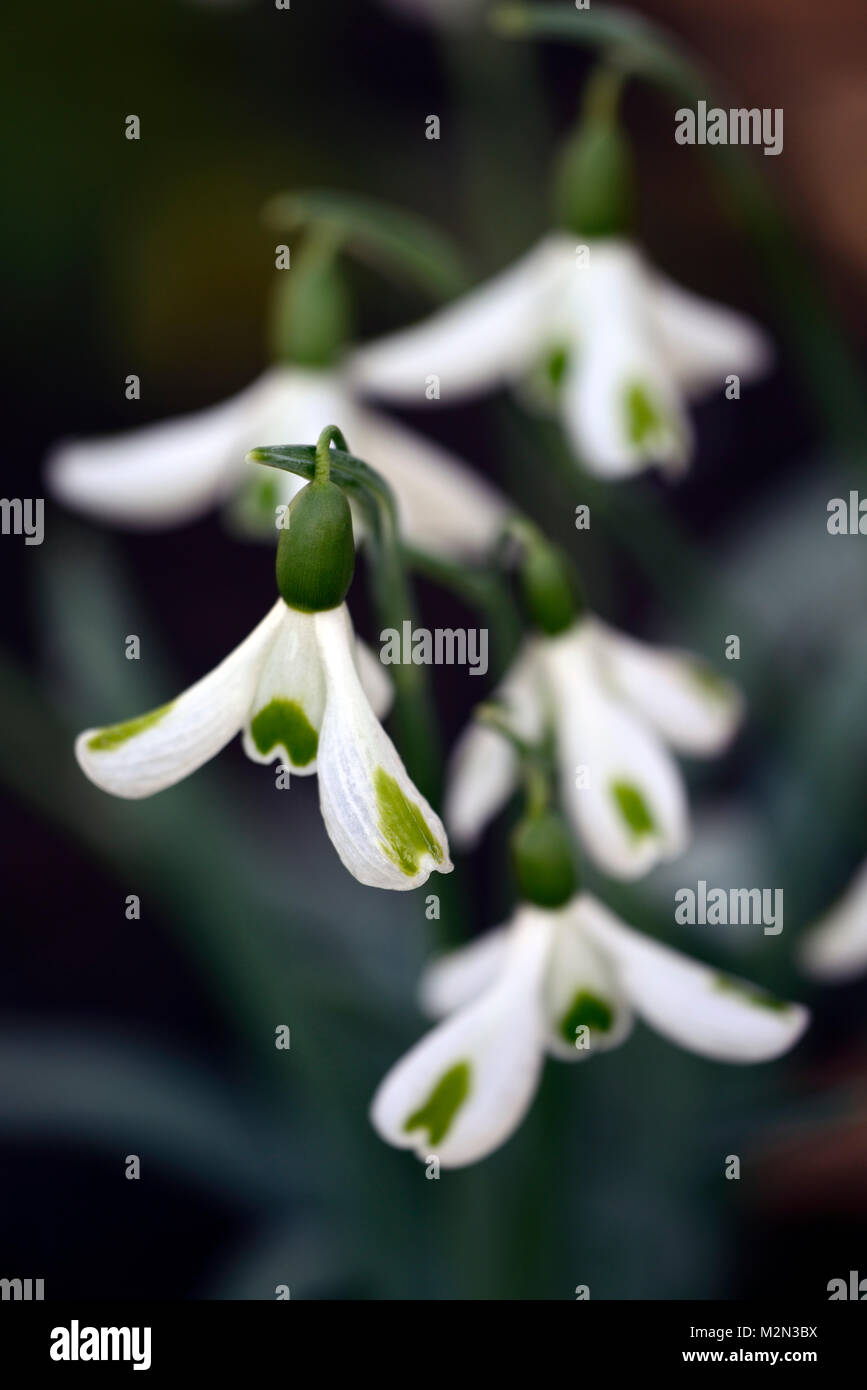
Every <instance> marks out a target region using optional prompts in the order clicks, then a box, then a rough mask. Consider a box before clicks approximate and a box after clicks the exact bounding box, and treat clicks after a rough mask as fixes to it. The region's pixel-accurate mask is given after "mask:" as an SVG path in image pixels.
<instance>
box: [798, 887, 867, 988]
mask: <svg viewBox="0 0 867 1390" xmlns="http://www.w3.org/2000/svg"><path fill="white" fill-rule="evenodd" d="M798 945H799V950H800V956H801V964H802V965H803V967H804V970H805V971H806V972H807V974H808V975H812V976H813V977H814V979H817V980H849V979H851V978H852V977H853V976H855V975H861V974H863V972H864V971H865V970H867V862H865V863H864V864H862V865H861V867H860V869H859V870H858V872H857V874H856V875H855V877H854V879H853V880H852V882H851V883H850V884H849V887H848V888H847V889H846V892H845V893H844V894H843V896H842V898H840V900H839V901H838V902H837V903H835V905H834V906H833V907H832V908H831V910H830V911H829V912H827V913H826V914H825V916H824V917H823V918H822V919H821V920H820V921H819V922H817V923H816V925H815V926H814V927H813V928H811V930H810V931H808V932H807V933H806V934H805V935H804V936H803V937H802V939H801V941H800V942H799V943H798Z"/></svg>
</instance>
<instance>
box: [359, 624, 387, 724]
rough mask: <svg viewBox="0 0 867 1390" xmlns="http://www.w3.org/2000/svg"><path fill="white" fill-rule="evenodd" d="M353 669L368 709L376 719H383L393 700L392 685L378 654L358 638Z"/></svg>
mask: <svg viewBox="0 0 867 1390" xmlns="http://www.w3.org/2000/svg"><path fill="white" fill-rule="evenodd" d="M355 669H356V671H357V672H358V679H359V680H360V681H361V688H362V690H363V691H364V693H365V695H366V696H367V698H368V701H369V703H370V708H371V709H372V710H373V712H374V714H375V715H376V717H377V719H384V718H385V716H386V715H387V714H388V711H389V710H390V709H391V706H392V702H393V700H394V685H393V683H392V680H391V677H390V676H389V675H388V673H387V671H386V669H385V667H384V666H383V664H382V662H381V661H380V659H379V654H378V653H377V652H375V651H374V650H373V648H372V647H369V646H368V644H367V643H366V642H363V641H362V640H361V638H360V637H356V639H355Z"/></svg>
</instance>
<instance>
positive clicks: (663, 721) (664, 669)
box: [593, 619, 744, 756]
mask: <svg viewBox="0 0 867 1390" xmlns="http://www.w3.org/2000/svg"><path fill="white" fill-rule="evenodd" d="M593 631H594V640H595V643H596V648H597V653H598V656H599V661H600V667H601V670H602V671H603V673H604V675H605V677H606V679H607V680H608V681H610V683H611V685H612V686H613V687H614V689H615V690H616V691H617V693H618V694H619V695H621V696H622V697H623V699H624V700H626V701H627V703H628V704H629V705H631V707H632V708H633V710H635V712H636V713H637V714H639V715H641V717H642V718H643V719H646V720H647V722H648V723H649V724H652V726H653V728H654V729H655V730H656V732H657V733H658V734H660V735H661V736H662V737H663V738H664V739H665V741H666V742H667V743H670V744H671V745H672V747H673V748H677V749H679V750H680V751H681V752H683V753H692V754H695V755H697V756H711V755H712V754H714V753H721V752H722V750H723V749H724V748H725V747H726V746H727V744H729V743H730V742H731V740H732V738H733V737H734V735H735V732H736V731H737V728H738V725H739V724H740V722H741V718H742V716H743V709H744V702H743V697H742V695H741V693H740V691H739V690H738V688H737V686H736V685H733V684H732V683H731V682H730V681H727V680H724V679H723V678H722V677H721V676H718V675H716V673H715V672H714V671H713V670H712V668H711V667H710V666H708V665H707V664H706V663H704V662H702V661H700V660H699V658H698V657H694V656H691V655H690V654H689V653H688V652H680V651H673V650H670V649H669V650H666V649H663V648H657V647H651V646H648V645H647V644H646V643H644V642H636V641H635V639H634V638H632V637H627V636H626V635H625V634H624V633H622V632H617V631H615V629H614V628H611V627H608V626H606V625H605V624H604V623H600V622H599V621H598V620H596V619H594V620H593Z"/></svg>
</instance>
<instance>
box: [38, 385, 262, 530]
mask: <svg viewBox="0 0 867 1390" xmlns="http://www.w3.org/2000/svg"><path fill="white" fill-rule="evenodd" d="M263 389H264V388H263V382H262V381H261V380H260V381H256V382H254V383H253V385H252V386H249V387H247V389H246V390H244V391H241V392H240V393H239V394H238V395H236V396H233V397H232V398H231V399H230V400H228V401H224V402H222V403H221V404H220V405H216V406H212V407H210V408H209V409H207V410H199V411H196V412H195V413H193V414H190V415H182V416H179V417H178V418H176V419H173V420H165V421H160V422H158V423H156V424H151V425H143V426H141V427H140V428H138V429H134V430H128V431H127V432H125V433H124V434H116V435H110V436H108V437H107V438H104V439H89V440H75V441H71V442H70V443H67V444H61V445H59V446H58V447H57V448H56V449H55V450H54V451H53V453H52V454H51V455H50V457H49V459H48V463H47V479H48V485H49V488H50V490H51V492H52V494H53V495H54V496H55V497H57V498H58V499H59V500H60V501H61V502H65V503H66V504H67V505H68V506H70V507H73V508H75V510H77V511H82V512H85V513H87V514H88V515H89V516H95V517H98V518H99V519H100V520H102V521H109V522H114V523H118V524H121V525H126V526H142V527H147V526H158V525H173V524H180V523H182V522H184V521H188V520H190V518H192V517H196V516H199V515H200V514H201V513H203V512H205V511H207V510H208V508H210V507H212V506H215V505H216V503H217V502H219V501H221V500H222V499H224V498H225V497H226V496H227V495H228V493H229V492H230V491H231V489H232V488H233V487H234V486H235V485H236V484H237V483H238V482H239V481H240V480H241V479H242V477H243V476H244V454H245V452H246V450H247V449H248V448H250V447H251V446H252V444H253V443H255V442H256V441H255V440H254V439H253V438H251V435H252V434H253V433H254V432H255V428H254V427H255V419H256V415H257V411H258V410H259V409H260V407H261V403H262V400H263Z"/></svg>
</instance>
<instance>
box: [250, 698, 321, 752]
mask: <svg viewBox="0 0 867 1390" xmlns="http://www.w3.org/2000/svg"><path fill="white" fill-rule="evenodd" d="M250 734H251V736H252V739H253V742H254V743H255V745H256V747H257V748H258V750H259V752H260V753H262V754H263V755H264V754H267V753H270V752H271V749H272V748H276V747H277V745H278V743H279V744H282V745H283V747H284V748H285V749H286V752H287V753H288V754H289V761H290V762H291V763H292V764H293V766H294V767H306V766H307V764H308V763H309V762H312V761H313V759H314V758H315V757H316V750H317V748H318V747H319V735H318V733H317V732H316V730H315V729H314V727H313V725H312V724H311V723H310V720H309V719H308V718H307V715H306V714H305V713H304V711H303V709H302V708H301V706H300V705H299V704H298V702H297V700H284V699H283V698H282V697H277V698H275V699H273V700H270V701H269V703H268V704H267V705H265V707H264V709H260V710H259V713H258V714H257V715H255V717H254V718H253V721H252V723H251V724H250Z"/></svg>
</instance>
